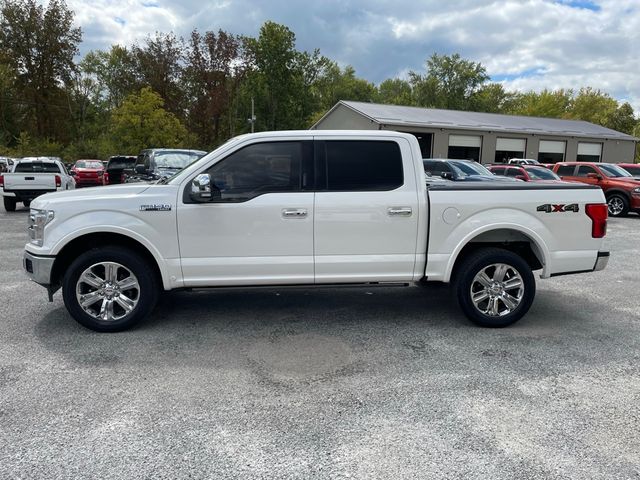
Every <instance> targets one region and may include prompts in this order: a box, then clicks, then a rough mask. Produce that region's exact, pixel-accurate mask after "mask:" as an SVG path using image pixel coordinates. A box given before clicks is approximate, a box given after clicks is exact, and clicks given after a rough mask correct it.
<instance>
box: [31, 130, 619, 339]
mask: <svg viewBox="0 0 640 480" xmlns="http://www.w3.org/2000/svg"><path fill="white" fill-rule="evenodd" d="M606 222H607V206H606V203H605V198H604V196H603V194H602V191H601V190H600V189H599V188H597V187H592V186H588V185H582V184H571V183H567V184H555V185H534V184H531V183H521V182H513V183H511V182H510V183H500V182H495V183H493V182H482V184H480V182H479V183H478V184H474V185H469V184H456V183H455V182H448V183H447V184H446V185H445V184H442V185H436V186H430V187H427V186H426V183H425V173H424V170H423V166H422V157H421V154H420V147H419V145H418V142H417V140H416V139H415V137H413V136H412V135H408V134H403V133H396V132H390V131H379V132H378V131H375V132H371V131H293V132H265V133H258V134H251V135H243V136H240V137H236V138H234V139H232V140H230V141H229V142H227V143H225V144H224V145H222V146H221V147H219V148H218V149H217V150H215V151H213V152H211V153H210V154H208V155H206V156H205V157H203V158H201V159H200V160H198V161H197V162H195V163H193V164H192V165H191V166H189V167H187V168H186V169H184V170H182V171H181V172H180V173H178V174H176V175H175V176H173V177H171V178H169V179H166V180H162V181H159V182H158V183H156V184H127V185H115V186H111V187H104V188H100V189H89V190H76V191H74V192H61V193H54V194H47V195H44V196H42V197H39V198H38V199H36V200H35V201H34V202H33V204H32V208H31V214H30V217H29V233H30V241H29V243H27V245H26V251H25V254H24V267H25V269H26V271H27V272H28V274H29V275H30V276H31V278H32V279H33V280H35V281H36V282H37V283H39V284H42V285H44V286H46V287H47V289H48V291H49V299H50V300H51V299H52V295H53V294H54V293H55V291H56V290H58V289H59V288H61V287H62V295H63V298H64V302H65V305H66V307H67V309H68V311H69V312H70V313H71V315H72V316H73V317H74V318H75V319H76V320H77V321H78V322H80V323H81V324H82V325H85V326H86V327H88V328H91V329H94V330H98V331H118V330H123V329H126V328H128V327H130V326H132V325H134V324H135V323H136V322H138V321H140V320H141V319H142V318H144V317H145V316H147V315H149V314H150V313H151V312H152V310H153V308H154V305H155V303H156V300H157V298H158V295H159V294H160V292H161V291H162V290H163V289H164V290H173V289H185V288H186V289H188V288H204V287H246V286H258V285H273V286H278V287H280V286H287V285H298V286H299V285H309V286H312V285H327V284H334V285H353V284H381V285H386V284H400V285H410V284H422V283H424V282H425V281H436V282H452V283H453V285H454V288H455V291H456V295H457V298H458V300H459V303H460V306H461V308H462V310H463V311H464V313H465V314H466V315H467V317H468V318H470V319H471V320H472V321H474V322H475V323H477V324H479V325H482V326H490V327H503V326H506V325H509V324H511V323H513V322H515V321H516V320H518V319H519V318H521V317H522V316H523V315H524V314H525V313H526V312H527V311H528V309H529V307H530V306H531V304H532V302H533V298H534V295H535V289H536V284H535V279H534V275H533V271H539V274H540V277H542V278H548V277H551V276H554V275H563V274H569V273H579V272H591V271H594V270H601V269H603V268H604V267H605V265H606V263H607V260H608V257H609V252H608V251H606V250H605V249H604V248H603V237H604V235H605V231H606Z"/></svg>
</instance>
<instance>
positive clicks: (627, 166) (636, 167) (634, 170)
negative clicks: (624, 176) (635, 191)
mask: <svg viewBox="0 0 640 480" xmlns="http://www.w3.org/2000/svg"><path fill="white" fill-rule="evenodd" d="M616 165H618V166H619V167H620V168H622V169H623V170H626V171H627V172H629V173H630V174H631V176H632V177H633V178H635V179H636V180H640V163H616Z"/></svg>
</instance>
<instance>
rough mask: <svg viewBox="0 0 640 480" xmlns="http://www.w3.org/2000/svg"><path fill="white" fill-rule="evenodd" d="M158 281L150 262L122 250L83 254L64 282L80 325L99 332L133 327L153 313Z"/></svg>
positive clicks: (66, 300)
mask: <svg viewBox="0 0 640 480" xmlns="http://www.w3.org/2000/svg"><path fill="white" fill-rule="evenodd" d="M158 290H159V287H158V281H157V279H156V276H155V275H154V272H153V269H152V268H150V265H148V262H147V261H146V260H145V259H144V258H142V257H141V256H140V255H138V254H137V253H135V252H133V251H131V250H128V249H125V248H121V247H103V248H100V249H93V250H89V251H88V252H85V253H83V254H82V255H80V256H79V257H78V258H77V259H76V260H75V261H74V262H73V263H72V264H71V266H70V267H69V269H68V270H67V272H66V274H65V276H64V280H63V282H62V296H63V299H64V304H65V306H66V307H67V310H68V311H69V313H70V314H71V316H72V317H73V318H74V319H75V320H76V321H77V322H78V323H80V324H82V325H84V326H85V327H87V328H90V329H91V330H95V331H97V332H119V331H122V330H126V329H128V328H131V327H132V326H134V325H135V324H136V323H138V322H139V321H140V320H142V319H143V318H145V317H146V316H147V315H149V314H150V313H151V311H152V310H153V308H154V307H155V304H156V302H157V299H158Z"/></svg>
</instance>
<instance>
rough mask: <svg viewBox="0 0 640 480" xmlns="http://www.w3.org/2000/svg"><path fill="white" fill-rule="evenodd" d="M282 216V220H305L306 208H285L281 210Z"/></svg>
mask: <svg viewBox="0 0 640 480" xmlns="http://www.w3.org/2000/svg"><path fill="white" fill-rule="evenodd" d="M282 216H283V217H284V218H306V217H307V209H306V208H285V209H284V210H282Z"/></svg>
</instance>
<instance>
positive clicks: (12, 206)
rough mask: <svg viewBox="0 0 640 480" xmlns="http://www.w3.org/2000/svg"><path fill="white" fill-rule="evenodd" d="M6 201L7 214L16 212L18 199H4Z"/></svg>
mask: <svg viewBox="0 0 640 480" xmlns="http://www.w3.org/2000/svg"><path fill="white" fill-rule="evenodd" d="M2 200H4V209H5V210H6V211H7V212H15V211H16V199H15V198H13V197H2Z"/></svg>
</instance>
